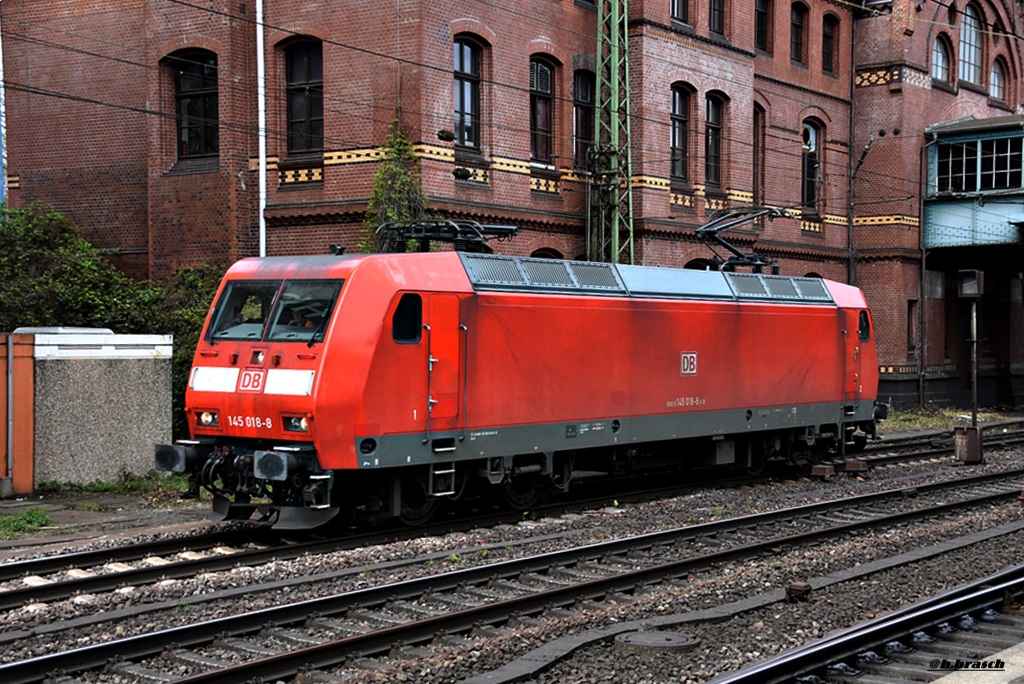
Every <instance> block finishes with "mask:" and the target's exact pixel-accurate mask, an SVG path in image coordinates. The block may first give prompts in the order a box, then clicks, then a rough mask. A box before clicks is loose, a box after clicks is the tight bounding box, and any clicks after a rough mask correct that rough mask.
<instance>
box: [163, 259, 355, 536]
mask: <svg viewBox="0 0 1024 684" xmlns="http://www.w3.org/2000/svg"><path fill="white" fill-rule="evenodd" d="M270 275H271V274H270V273H265V274H261V273H254V274H250V275H247V276H246V277H238V278H232V277H228V278H227V279H226V280H225V282H224V283H223V284H222V287H221V291H220V293H219V295H218V297H217V298H216V300H215V304H214V306H213V308H212V309H211V311H210V314H209V316H208V319H207V325H206V328H205V330H204V333H203V336H202V338H201V339H200V341H199V346H198V349H197V353H196V357H195V361H194V364H193V367H192V370H191V373H190V376H189V381H188V388H187V391H186V404H187V406H186V412H187V416H188V421H189V428H190V431H191V433H192V436H193V438H192V439H189V440H181V441H180V442H178V443H177V444H175V445H158V446H157V448H156V467H157V469H158V470H166V471H171V472H179V473H186V472H187V473H189V475H190V490H191V491H192V493H193V494H195V493H197V492H198V490H199V488H200V487H203V488H205V489H207V490H209V491H210V492H212V493H213V495H214V511H215V513H214V518H215V519H227V518H249V517H252V516H253V515H254V514H257V515H259V516H261V517H263V518H266V519H268V520H273V521H274V522H275V523H276V524H278V525H280V526H282V527H310V526H315V525H317V524H321V523H322V522H325V521H326V520H329V519H330V518H332V517H334V515H336V513H337V508H336V507H334V506H332V504H331V481H332V476H331V475H330V474H329V473H327V472H324V471H323V470H322V469H321V468H320V466H319V463H318V459H317V457H316V452H315V449H314V440H313V434H312V430H313V421H312V416H313V414H314V408H313V400H314V391H315V383H316V376H317V374H318V370H319V364H320V360H321V358H322V356H323V347H324V341H325V339H326V337H327V332H328V329H329V324H330V321H331V320H332V318H333V317H334V316H335V315H336V310H337V308H338V306H337V305H338V301H339V299H340V296H341V292H342V288H343V285H344V278H343V277H340V276H338V274H335V273H330V274H325V277H309V276H308V275H307V274H305V273H304V274H303V276H302V277H300V278H290V277H287V274H278V277H269V276H270ZM281 275H284V276H285V277H281Z"/></svg>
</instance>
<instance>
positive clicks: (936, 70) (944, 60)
mask: <svg viewBox="0 0 1024 684" xmlns="http://www.w3.org/2000/svg"><path fill="white" fill-rule="evenodd" d="M932 78H933V79H935V80H936V81H941V82H942V83H949V45H948V44H947V43H946V39H945V38H944V37H942V36H939V37H938V38H936V39H935V42H934V43H933V44H932Z"/></svg>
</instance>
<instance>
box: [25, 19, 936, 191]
mask: <svg viewBox="0 0 1024 684" xmlns="http://www.w3.org/2000/svg"><path fill="white" fill-rule="evenodd" d="M169 2H172V3H174V4H178V5H181V6H184V7H189V8H193V9H196V10H197V11H201V12H212V13H214V14H218V15H221V16H224V17H225V18H229V19H231V20H232V21H249V22H252V21H253V19H252V18H251V17H246V16H243V15H239V14H237V13H232V12H226V11H222V10H217V9H214V8H211V7H210V6H201V5H198V4H196V3H192V2H187V1H186V0H169ZM478 2H481V3H482V4H487V5H488V6H490V7H495V8H499V9H500V6H498V5H495V4H494V3H484V2H483V0H478ZM846 4H848V5H850V6H851V7H852V6H853V5H852V4H850V3H846ZM940 4H941V3H940ZM506 11H513V10H511V9H507V10H506ZM913 20H915V21H917V20H918V19H916V18H913ZM542 23H543V22H542ZM271 28H273V29H274V30H277V31H282V32H286V33H289V32H290V33H291V34H292V35H301V34H299V33H298V32H295V31H289V30H288V29H286V28H283V27H276V26H275V27H271ZM559 28H561V27H559ZM564 30H568V29H564ZM570 33H572V32H570ZM324 42H326V43H328V44H332V45H337V46H340V47H345V48H348V49H352V50H358V51H361V52H364V53H366V54H367V55H372V56H374V57H378V58H381V59H388V60H398V61H400V62H402V63H407V64H414V65H416V66H419V67H423V68H427V69H432V70H435V71H438V72H443V73H445V74H450V73H451V72H450V69H448V68H447V67H440V66H437V65H430V64H422V63H419V62H414V61H410V60H406V59H402V58H400V57H397V56H394V55H389V54H387V53H384V52H379V51H374V50H369V49H366V48H360V47H358V46H353V45H350V44H347V43H344V42H341V41H336V40H331V39H326V40H325V41H324ZM108 44H112V43H109V41H108ZM112 45H116V44H112ZM66 49H71V50H76V49H78V48H73V47H66ZM97 56H101V57H103V58H106V59H115V60H117V59H120V58H117V57H111V56H104V55H97ZM647 57H648V58H654V59H659V58H660V57H657V56H651V55H648V56H647ZM121 61H126V62H129V63H131V62H130V60H121ZM136 64H138V65H139V66H148V65H146V64H142V63H136ZM673 64H675V65H676V66H683V65H682V64H681V63H678V62H674V63H673ZM223 80H224V81H230V80H231V79H223ZM236 80H237V79H236ZM489 83H490V85H491V86H493V87H496V88H511V89H514V90H516V91H519V92H522V93H524V94H525V93H527V92H528V89H526V88H522V87H520V86H517V85H510V84H503V83H499V82H497V81H490V82H489ZM732 83H737V84H739V85H741V86H742V87H749V83H748V82H746V81H742V82H737V81H732ZM18 85H20V86H21V87H23V88H26V89H28V88H31V86H28V85H27V84H18ZM229 87H231V88H246V87H248V86H247V85H246V82H245V81H244V80H242V81H241V82H240V83H239V84H233V85H230V86H229ZM35 92H36V93H37V94H47V95H49V96H53V97H58V96H61V94H59V93H57V92H56V91H52V90H51V91H49V92H45V93H44V90H41V89H37V90H36V91H35ZM68 97H69V98H70V99H79V100H80V101H87V102H91V103H94V104H106V105H108V106H118V105H116V104H113V103H109V102H103V101H101V100H99V99H97V98H82V97H80V96H74V95H68ZM326 99H327V102H329V103H330V104H331V105H337V106H338V107H339V109H337V110H335V109H332V108H326V109H327V111H329V112H334V113H338V114H342V115H345V116H358V117H360V118H362V119H364V120H369V121H374V122H377V123H387V122H388V121H389V119H384V118H375V117H373V116H366V115H360V114H353V113H352V111H351V109H350V108H349V107H350V106H351V105H352V104H361V105H363V106H372V104H371V103H368V102H365V101H364V102H360V103H356V102H354V101H352V100H345V99H341V98H338V99H331V98H330V97H328V98H326ZM556 99H558V100H559V101H560V102H563V103H566V104H568V103H571V99H569V98H564V97H563V98H556ZM666 100H667V93H666ZM342 108H344V109H342ZM129 109H133V110H134V111H138V112H142V113H146V114H157V115H166V113H164V112H159V111H153V110H146V109H145V108H132V107H129ZM417 113H418V114H420V115H421V116H430V115H432V114H433V115H436V114H435V113H434V112H423V111H420V112H417ZM632 116H635V117H636V116H637V115H636V114H632ZM637 118H641V117H637ZM642 118H643V120H644V121H645V122H646V123H648V124H649V125H656V126H663V127H665V128H666V129H667V128H668V126H669V125H670V124H669V122H667V121H665V120H662V119H654V118H651V117H642ZM221 123H222V124H223V125H225V126H229V127H232V128H234V129H235V130H250V131H251V129H252V127H251V126H248V125H246V124H239V123H237V122H236V123H232V122H227V121H222V122H221ZM499 128H501V129H502V130H507V131H513V132H517V133H522V134H523V135H524V136H525V135H526V134H528V133H529V129H527V128H525V127H517V126H502V127H499ZM268 133H271V134H272V135H274V136H275V137H276V138H277V139H279V140H280V139H283V137H284V135H285V134H286V133H285V132H284V131H268ZM692 133H693V135H694V136H695V137H696V138H697V139H699V138H700V136H701V132H700V131H699V130H693V131H692ZM559 137H560V138H562V144H563V145H565V144H568V143H571V139H572V138H571V133H568V132H567V133H565V134H564V135H562V136H559ZM889 140H894V139H889ZM327 142H330V143H331V144H332V145H350V146H351V145H355V146H360V145H362V146H371V145H372V144H373V143H368V142H360V141H351V140H343V139H335V138H334V137H331V138H329V139H325V143H327ZM723 142H725V143H727V144H728V145H730V146H732V147H733V148H738V149H743V148H744V147H752V144H753V143H752V142H751V141H750V140H748V139H746V138H745V137H739V136H735V135H726V136H723ZM666 147H667V146H666ZM664 152H665V149H662V148H658V149H657V151H656V152H655V151H652V150H650V149H649V148H643V147H639V148H638V149H635V150H634V154H635V155H639V157H640V158H642V159H643V158H646V163H650V157H651V155H652V153H657V154H659V155H663V154H664ZM799 155H800V153H799V150H798V149H797V150H795V151H793V152H789V151H785V150H780V149H772V150H771V156H770V157H769V158H770V159H771V161H772V162H774V164H769V165H768V166H767V167H766V169H765V170H766V172H769V173H771V172H776V171H778V172H783V171H785V170H788V169H789V168H790V167H789V166H788V163H787V162H786V161H785V159H786V157H791V158H792V159H793V160H794V161H795V160H796V159H798V158H799ZM842 159H843V157H841V156H840V157H839V158H837V155H834V154H833V155H827V156H826V157H825V159H824V170H825V173H824V176H825V178H829V177H831V176H833V175H834V176H835V177H842V176H843V175H845V169H844V166H845V162H844V161H842ZM780 160H781V161H780ZM864 176H865V179H864V180H865V181H866V182H870V180H871V178H867V176H871V177H873V178H874V179H876V180H877V181H879V182H885V181H886V180H894V181H899V182H904V183H908V184H912V183H916V182H917V180H916V179H914V178H909V177H899V176H896V175H892V174H881V173H879V172H877V171H873V170H868V169H865V174H864ZM766 199H767V200H768V201H770V199H771V198H766ZM892 201H899V198H895V199H893V200H892Z"/></svg>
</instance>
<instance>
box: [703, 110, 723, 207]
mask: <svg viewBox="0 0 1024 684" xmlns="http://www.w3.org/2000/svg"><path fill="white" fill-rule="evenodd" d="M724 119H725V102H724V101H723V100H722V98H721V97H719V96H717V95H708V97H707V115H706V116H705V119H704V182H705V183H707V184H708V185H710V186H714V187H719V186H721V184H722V140H723V138H722V129H723V126H724Z"/></svg>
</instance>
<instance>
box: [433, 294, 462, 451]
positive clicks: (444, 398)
mask: <svg viewBox="0 0 1024 684" xmlns="http://www.w3.org/2000/svg"><path fill="white" fill-rule="evenodd" d="M427 311H428V316H427V323H426V325H424V331H425V333H426V336H427V369H428V373H427V425H428V427H427V430H428V432H429V431H432V430H446V429H452V428H454V427H457V421H456V420H454V419H455V418H457V417H458V415H459V412H460V410H461V395H462V385H461V378H462V354H463V350H462V330H461V327H460V324H459V298H458V297H456V296H455V295H431V297H430V301H429V306H428V310H427Z"/></svg>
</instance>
